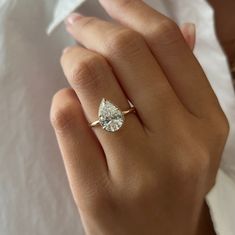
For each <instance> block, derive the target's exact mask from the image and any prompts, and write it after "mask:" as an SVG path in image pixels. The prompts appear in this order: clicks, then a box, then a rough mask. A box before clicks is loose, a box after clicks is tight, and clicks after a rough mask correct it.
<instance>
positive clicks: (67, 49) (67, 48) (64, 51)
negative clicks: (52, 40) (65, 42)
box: [62, 47, 71, 54]
mask: <svg viewBox="0 0 235 235" xmlns="http://www.w3.org/2000/svg"><path fill="white" fill-rule="evenodd" d="M70 49H71V47H66V48H64V50H63V52H62V54H65V53H66V52H68V51H69V50H70Z"/></svg>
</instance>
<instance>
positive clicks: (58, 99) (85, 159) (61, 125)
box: [51, 89, 107, 209]
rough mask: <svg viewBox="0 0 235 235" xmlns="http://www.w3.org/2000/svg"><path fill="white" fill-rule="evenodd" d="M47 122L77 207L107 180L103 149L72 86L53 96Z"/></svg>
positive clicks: (82, 204) (83, 203)
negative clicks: (49, 119)
mask: <svg viewBox="0 0 235 235" xmlns="http://www.w3.org/2000/svg"><path fill="white" fill-rule="evenodd" d="M51 122H52V125H53V127H54V130H55V133H56V137H57V140H58V143H59V147H60V150H61V153H62V157H63V161H64V165H65V169H66V172H67V175H68V179H69V183H70V187H71V190H72V193H73V197H74V200H75V202H76V204H77V206H78V208H79V209H80V206H84V205H85V204H86V203H85V202H84V200H89V198H88V195H93V196H94V194H95V193H96V191H97V190H99V188H102V185H100V184H101V183H102V182H103V183H105V180H106V179H107V165H106V161H105V156H104V154H103V150H102V148H101V146H100V144H99V142H98V140H97V139H96V137H95V135H94V134H93V132H92V131H91V129H90V127H89V126H88V123H87V121H86V119H85V116H84V114H83V110H82V107H81V105H80V102H79V100H78V98H77V96H76V94H75V92H74V91H73V90H72V89H63V90H61V91H59V92H58V93H57V94H56V95H55V96H54V98H53V102H52V106H51Z"/></svg>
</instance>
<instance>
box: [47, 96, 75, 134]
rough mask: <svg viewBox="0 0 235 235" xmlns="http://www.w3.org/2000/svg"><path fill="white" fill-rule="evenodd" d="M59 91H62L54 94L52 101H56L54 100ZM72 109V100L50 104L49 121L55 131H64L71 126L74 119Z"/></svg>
mask: <svg viewBox="0 0 235 235" xmlns="http://www.w3.org/2000/svg"><path fill="white" fill-rule="evenodd" d="M61 92H64V91H59V92H58V93H56V94H55V95H54V97H53V103H55V102H56V101H55V100H56V99H57V97H58V96H60V94H61ZM57 103H58V102H57ZM74 110H75V109H74V104H73V103H72V102H67V103H64V104H59V105H54V104H52V108H51V112H50V121H51V124H52V126H53V127H54V129H55V130H56V131H57V132H61V131H64V130H65V129H68V128H69V127H72V126H73V123H74V120H76V118H75V111H74Z"/></svg>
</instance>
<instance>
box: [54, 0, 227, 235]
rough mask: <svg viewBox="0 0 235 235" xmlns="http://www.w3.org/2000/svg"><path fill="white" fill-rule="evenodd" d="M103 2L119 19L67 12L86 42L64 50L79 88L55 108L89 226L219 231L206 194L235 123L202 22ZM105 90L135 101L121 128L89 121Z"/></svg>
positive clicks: (63, 94)
mask: <svg viewBox="0 0 235 235" xmlns="http://www.w3.org/2000/svg"><path fill="white" fill-rule="evenodd" d="M100 3H101V4H102V6H103V7H104V8H105V10H106V11H107V12H108V13H109V14H110V16H111V17H112V18H113V19H115V20H116V22H118V23H109V22H105V21H102V20H100V19H97V18H94V17H84V16H79V15H74V14H73V15H71V16H70V17H69V18H68V20H67V23H66V25H67V30H68V32H69V33H70V34H71V35H72V36H73V37H74V38H75V39H76V40H77V41H78V42H80V43H81V45H82V46H83V47H82V46H74V47H71V48H67V49H66V50H65V51H64V53H63V55H62V58H61V65H62V68H63V70H64V73H65V76H66V78H67V79H68V82H69V83H70V85H71V88H69V89H63V90H61V91H59V92H58V93H57V94H56V95H55V96H54V98H53V102H52V107H51V122H52V125H53V127H54V129H55V133H56V136H57V140H58V143H59V147H60V150H61V153H62V156H63V160H64V164H65V168H66V171H67V174H68V179H69V183H70V186H71V190H72V193H73V197H74V200H75V202H76V205H77V208H78V210H79V212H80V215H81V218H82V221H83V225H84V228H85V231H86V234H88V235H91V234H92V235H101V234H102V235H106V234H107V235H116V234H117V235H120V234H122V235H130V234H135V235H138V234H141V235H142V234H148V235H152V234H153V235H155V234H164V235H165V234H167V235H168V234H169V235H171V234H172V235H173V234H174V235H175V234H177V235H184V234H185V235H191V234H192V235H193V234H200V235H203V234H207V235H208V234H214V231H213V228H212V225H211V220H210V216H209V213H208V208H207V206H206V204H205V201H204V199H205V196H206V194H207V193H208V192H209V191H210V189H211V188H212V187H213V185H214V182H215V177H216V173H217V170H218V167H219V163H220V158H221V154H222V152H223V148H224V145H225V143H226V139H227V136H228V132H229V125H228V121H227V119H226V117H225V115H224V113H223V111H222V109H221V107H220V105H219V103H218V100H217V98H216V96H215V94H214V92H213V90H212V88H211V86H210V84H209V82H208V80H207V78H206V76H205V74H204V72H203V70H202V68H201V67H200V65H199V63H198V61H197V60H196V58H195V57H194V55H193V53H192V51H191V49H192V48H193V45H194V41H195V37H191V36H192V34H191V33H192V32H194V31H192V28H190V30H189V31H190V32H191V33H189V31H188V30H187V27H186V28H184V27H183V28H182V29H181V30H180V28H179V27H178V26H177V25H176V24H175V23H174V22H172V21H171V20H170V19H168V18H166V17H165V16H163V15H161V14H160V13H159V12H157V11H155V10H153V9H151V8H150V7H149V6H147V5H146V4H145V3H143V2H142V1H139V0H112V1H110V0H100ZM146 16H148V17H146ZM190 35H191V36H190ZM143 58H144V59H143ZM103 97H104V98H106V99H108V100H111V101H112V102H113V103H114V104H116V105H118V106H119V107H120V108H121V109H122V110H127V109H128V107H129V104H128V102H127V100H128V99H129V100H130V101H131V102H132V103H133V104H134V106H135V107H136V111H137V112H136V114H128V116H126V121H125V124H124V127H123V128H121V129H120V130H119V131H118V132H115V133H109V132H106V131H104V130H102V128H100V127H96V128H93V129H91V128H90V127H89V123H90V122H93V121H94V120H96V119H97V112H98V110H97V109H98V107H99V104H100V101H101V99H102V98H103Z"/></svg>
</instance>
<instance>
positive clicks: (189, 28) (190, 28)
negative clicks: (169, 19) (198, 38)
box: [186, 23, 196, 37]
mask: <svg viewBox="0 0 235 235" xmlns="http://www.w3.org/2000/svg"><path fill="white" fill-rule="evenodd" d="M186 28H187V31H188V34H189V35H190V36H191V37H195V32H196V26H195V24H193V23H187V24H186Z"/></svg>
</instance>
